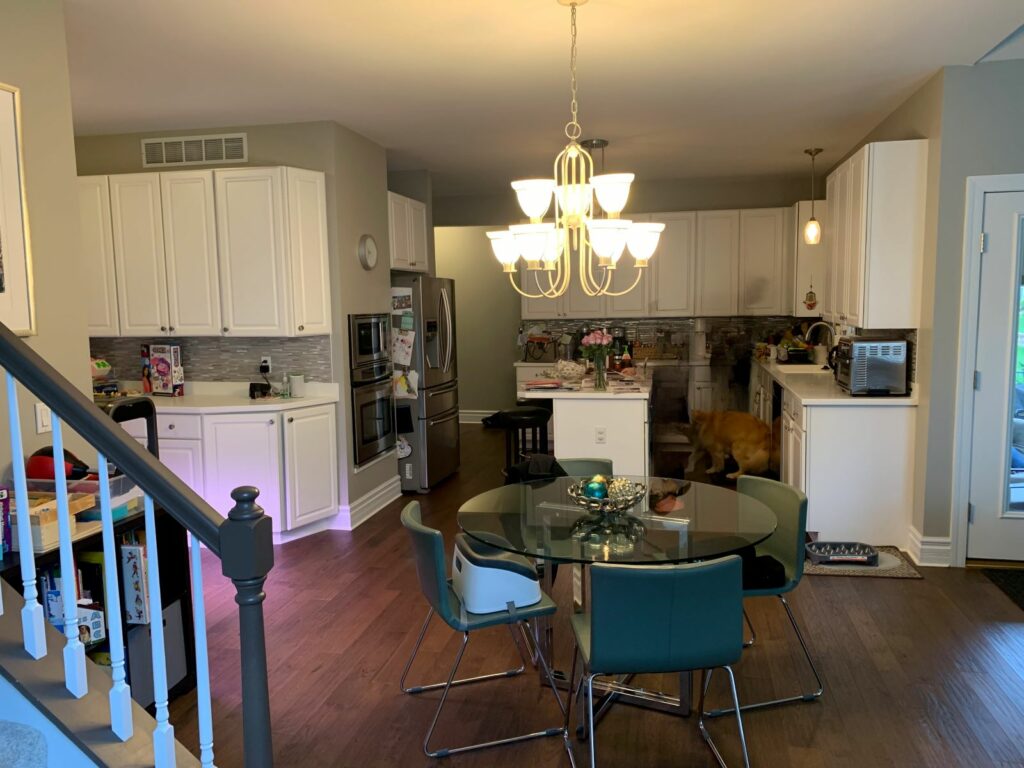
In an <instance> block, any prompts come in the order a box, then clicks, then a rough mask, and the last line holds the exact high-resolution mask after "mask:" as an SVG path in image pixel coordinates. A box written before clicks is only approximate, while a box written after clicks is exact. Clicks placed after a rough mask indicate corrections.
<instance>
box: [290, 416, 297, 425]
mask: <svg viewBox="0 0 1024 768" xmlns="http://www.w3.org/2000/svg"><path fill="white" fill-rule="evenodd" d="M293 421H295V417H294V416H289V417H288V423H289V424H291V423H292V422H293Z"/></svg>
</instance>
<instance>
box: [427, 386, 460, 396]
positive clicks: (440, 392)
mask: <svg viewBox="0 0 1024 768" xmlns="http://www.w3.org/2000/svg"><path fill="white" fill-rule="evenodd" d="M458 388H459V385H458V384H452V385H451V386H448V387H444V388H441V389H432V390H429V391H428V392H427V397H440V396H441V395H447V394H448V393H449V392H454V391H455V390H457V389H458Z"/></svg>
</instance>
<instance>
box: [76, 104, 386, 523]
mask: <svg viewBox="0 0 1024 768" xmlns="http://www.w3.org/2000/svg"><path fill="white" fill-rule="evenodd" d="M221 131H223V132H233V131H244V132H245V133H246V134H248V140H249V162H248V164H249V165H290V166H297V167H300V168H310V169H313V170H318V171H323V172H324V175H325V180H326V190H327V229H328V241H329V253H330V274H331V304H332V309H333V314H334V332H333V333H332V334H331V358H332V368H333V375H334V381H337V382H340V383H341V391H342V402H341V407H340V408H339V417H338V439H339V443H340V451H339V461H340V464H341V467H340V480H341V482H340V485H341V488H340V490H341V503H342V504H345V503H351V502H354V501H355V500H357V499H358V498H360V497H361V496H363V495H364V494H366V493H368V492H369V491H371V490H373V489H374V488H376V487H377V486H379V485H381V484H382V483H384V482H386V481H388V480H389V479H390V478H392V477H394V476H395V474H396V466H395V465H394V463H392V462H382V463H380V464H377V465H375V466H373V467H370V468H368V469H367V470H365V471H363V472H360V473H358V474H357V473H356V472H355V470H354V467H353V464H352V455H353V450H352V427H351V424H352V403H351V397H350V391H349V384H350V378H349V365H348V359H349V357H348V315H349V314H355V313H363V312H386V311H388V307H389V302H390V292H391V279H390V273H389V271H388V268H387V264H388V262H389V254H388V220H387V219H388V214H387V166H386V161H385V153H384V149H383V147H380V146H378V145H376V144H374V143H373V142H371V141H370V140H368V139H366V138H364V137H362V136H360V135H359V134H357V133H354V132H353V131H350V130H349V129H347V128H345V127H343V126H340V125H337V124H336V123H332V122H312V123H289V124H283V125H257V126H232V127H225V128H216V129H210V128H200V129H184V130H182V129H177V128H169V129H167V130H164V131H150V132H147V133H145V134H142V133H132V134H119V135H114V136H79V137H77V138H76V139H75V144H76V147H77V152H78V172H79V174H81V175H88V174H101V173H137V172H139V171H142V170H143V168H142V159H141V150H140V144H139V142H140V140H141V139H142V138H144V137H153V136H161V135H163V136H177V135H188V134H195V133H211V132H221ZM367 233H368V234H372V235H373V237H374V239H375V240H376V241H377V247H378V251H379V254H380V257H379V262H378V264H377V267H376V268H375V269H373V270H372V271H370V272H367V271H365V270H363V269H362V268H361V267H360V266H359V263H358V259H357V248H358V244H359V238H360V236H362V235H363V234H367Z"/></svg>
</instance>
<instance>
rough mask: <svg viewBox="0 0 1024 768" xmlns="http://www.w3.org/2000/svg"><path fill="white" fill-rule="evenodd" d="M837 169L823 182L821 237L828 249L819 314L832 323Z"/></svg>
mask: <svg viewBox="0 0 1024 768" xmlns="http://www.w3.org/2000/svg"><path fill="white" fill-rule="evenodd" d="M837 173H838V171H835V172H833V173H832V175H831V176H829V177H828V180H827V181H826V182H825V197H826V199H827V200H828V208H829V217H828V220H827V221H825V222H823V235H822V239H823V240H824V241H825V246H826V248H827V249H828V250H827V251H826V256H825V282H824V283H822V286H821V292H820V293H819V296H820V297H821V316H822V318H824V320H825V321H826V322H829V323H834V322H837V321H838V319H839V309H838V307H837V306H836V263H837V261H838V259H839V247H840V246H839V230H838V221H839V218H840V216H839V212H840V208H839V185H838V176H837Z"/></svg>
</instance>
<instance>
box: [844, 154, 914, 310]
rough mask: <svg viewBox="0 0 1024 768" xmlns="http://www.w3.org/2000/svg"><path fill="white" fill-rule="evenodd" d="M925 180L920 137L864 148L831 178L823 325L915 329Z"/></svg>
mask: <svg viewBox="0 0 1024 768" xmlns="http://www.w3.org/2000/svg"><path fill="white" fill-rule="evenodd" d="M927 177H928V142H927V140H925V139H915V140H911V141H890V142H877V143H873V144H866V145H864V146H863V147H861V149H860V150H858V151H857V152H856V153H854V154H853V155H852V156H851V157H850V158H848V159H847V160H846V161H845V162H844V163H842V164H841V165H840V166H839V167H838V168H836V170H834V171H833V172H832V174H830V176H829V178H828V181H827V183H826V189H827V190H828V194H829V196H830V207H829V210H830V213H831V215H830V219H832V221H833V226H832V227H831V231H830V233H829V234H830V237H829V242H830V244H831V259H830V261H829V268H830V270H831V274H830V277H831V287H832V292H831V295H830V297H829V300H828V302H827V304H826V312H825V314H826V318H827V319H830V320H833V321H835V322H840V323H842V324H844V325H851V326H855V327H858V328H868V329H870V328H916V327H918V325H919V322H920V308H921V268H922V264H923V260H924V209H925V197H926V185H927Z"/></svg>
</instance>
